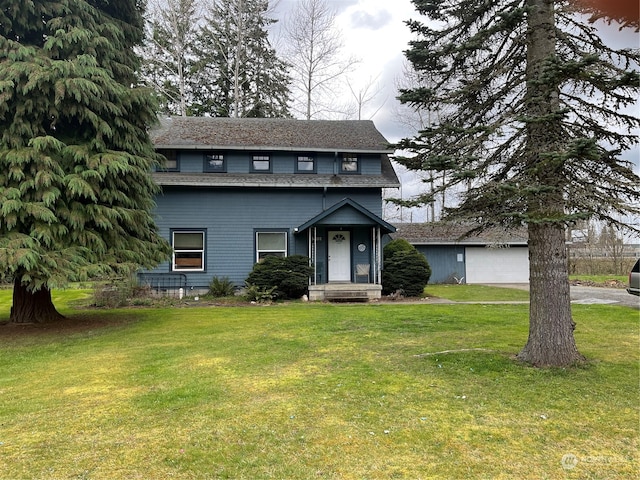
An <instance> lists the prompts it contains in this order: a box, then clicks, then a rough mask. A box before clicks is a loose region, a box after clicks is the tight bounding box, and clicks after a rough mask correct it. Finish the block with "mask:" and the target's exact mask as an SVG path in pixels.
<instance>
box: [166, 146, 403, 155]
mask: <svg viewBox="0 0 640 480" xmlns="http://www.w3.org/2000/svg"><path fill="white" fill-rule="evenodd" d="M154 147H155V148H156V149H157V150H218V151H220V150H226V151H229V150H234V151H242V152H247V151H251V152H255V151H260V152H275V151H282V152H317V153H336V152H341V153H362V154H379V155H390V154H392V153H393V150H389V149H386V150H383V149H356V148H317V147H282V146H277V147H276V146H269V145H256V146H244V145H195V144H194V145H175V144H155V145H154Z"/></svg>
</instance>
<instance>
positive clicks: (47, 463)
mask: <svg viewBox="0 0 640 480" xmlns="http://www.w3.org/2000/svg"><path fill="white" fill-rule="evenodd" d="M9 295H10V292H8V291H0V321H1V320H3V319H6V318H7V317H8V313H9V311H8V309H9V298H8V297H9ZM82 295H83V292H82V291H79V292H78V291H67V292H62V293H58V294H56V295H55V296H54V298H55V299H56V302H57V304H58V305H62V306H63V307H62V309H63V310H65V313H67V314H69V315H70V316H71V319H72V321H70V322H68V323H69V326H68V327H63V326H56V327H55V328H42V327H33V326H32V327H17V326H6V325H5V326H0V372H2V373H1V374H0V478H3V479H4V478H8V479H22V478H24V479H33V478H39V479H40V478H42V479H63V478H64V479H67V478H91V479H103V478H105V479H106V478H113V479H122V478H145V479H147V478H148V479H160V478H178V479H225V478H231V479H270V478H274V479H310V478H325V479H393V478H402V479H405V478H406V479H420V478H424V479H426V478H478V479H489V478H490V479H501V478H502V479H514V478H523V479H526V478H536V479H538V478H549V479H555V478H558V479H565V478H568V479H584V478H593V479H600V478H608V479H615V478H620V479H623V478H624V479H626V478H634V477H635V476H636V475H637V474H638V473H639V467H638V465H639V464H638V460H639V459H638V448H639V446H640V445H639V442H638V435H639V431H638V428H639V425H640V415H639V402H638V399H639V394H640V392H639V385H638V378H639V375H640V372H639V368H638V365H639V360H640V358H639V357H640V354H639V351H638V344H639V341H640V338H639V331H638V320H639V319H638V312H637V311H635V310H632V309H629V308H625V307H620V306H609V305H575V306H574V307H573V308H574V317H575V320H576V322H577V329H576V339H577V342H578V346H579V348H580V350H581V352H582V353H583V354H585V355H586V356H587V357H588V358H589V359H590V362H589V363H588V364H587V365H585V366H581V367H577V368H571V369H545V370H539V369H533V368H529V367H526V366H523V365H519V364H518V363H516V362H515V361H514V360H513V354H515V353H517V351H518V350H519V349H520V348H521V347H522V346H523V345H524V342H525V341H526V336H527V328H528V327H527V309H528V307H527V305H448V304H393V305H375V304H371V305H334V304H329V305H326V304H290V305H273V306H253V307H210V308H178V307H176V308H163V309H130V310H115V311H91V310H78V311H73V310H70V309H69V308H70V307H69V306H71V305H74V304H76V303H77V301H78V299H79V297H81V296H82ZM72 297H73V298H72ZM65 305H66V306H65ZM83 324H86V327H85V328H81V327H82V325H83ZM442 352H446V353H442ZM563 458H564V459H565V460H564V465H565V467H572V466H573V467H575V468H573V469H567V468H564V467H563ZM574 459H576V460H577V465H576V464H575V461H574Z"/></svg>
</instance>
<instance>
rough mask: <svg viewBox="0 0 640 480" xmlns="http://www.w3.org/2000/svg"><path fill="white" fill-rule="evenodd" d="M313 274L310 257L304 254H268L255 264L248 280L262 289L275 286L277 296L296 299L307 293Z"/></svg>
mask: <svg viewBox="0 0 640 480" xmlns="http://www.w3.org/2000/svg"><path fill="white" fill-rule="evenodd" d="M312 274H313V268H312V267H311V266H309V258H308V257H305V256H304V255H291V256H290V257H276V256H268V257H265V258H264V259H263V260H262V261H261V262H260V263H256V264H255V265H254V266H253V270H252V271H251V273H250V274H249V276H248V277H247V281H246V282H247V285H251V286H255V287H258V288H260V289H262V290H268V289H271V288H273V287H275V291H274V292H273V294H274V296H275V297H276V298H280V299H295V298H300V297H302V295H304V294H305V293H307V289H308V288H309V277H310V276H311V275H312Z"/></svg>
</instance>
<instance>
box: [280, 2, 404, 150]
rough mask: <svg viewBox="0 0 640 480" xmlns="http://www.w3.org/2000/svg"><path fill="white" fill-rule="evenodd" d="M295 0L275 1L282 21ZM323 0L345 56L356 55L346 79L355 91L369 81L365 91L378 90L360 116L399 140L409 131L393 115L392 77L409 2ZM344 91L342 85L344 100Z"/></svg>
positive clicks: (398, 63) (398, 66) (398, 61)
mask: <svg viewBox="0 0 640 480" xmlns="http://www.w3.org/2000/svg"><path fill="white" fill-rule="evenodd" d="M296 3H297V0H280V2H279V4H278V7H277V16H278V17H279V18H280V19H281V21H286V19H287V12H289V11H291V10H292V9H293V8H295V4H296ZM327 3H328V4H329V5H330V6H331V7H332V8H334V9H335V11H336V14H337V15H336V29H337V30H338V31H339V32H340V34H341V36H342V39H343V43H344V56H345V58H348V57H350V56H353V57H354V58H356V59H357V60H358V63H357V64H356V65H355V67H354V69H353V71H352V72H350V73H349V74H348V75H346V78H348V80H349V82H350V84H351V85H352V86H353V88H354V90H356V91H358V90H359V89H362V88H364V87H365V86H366V85H367V84H371V83H372V87H371V89H370V91H373V90H375V91H377V92H378V94H377V95H376V97H375V99H373V100H372V101H371V102H370V103H369V104H368V105H367V109H366V111H365V112H364V113H363V115H362V118H363V119H372V120H374V122H375V123H376V126H377V127H378V129H379V130H380V131H381V132H382V133H383V134H384V135H385V136H386V137H387V139H388V140H390V141H397V140H400V139H401V138H402V137H404V136H406V135H408V134H409V133H410V132H408V131H406V130H403V129H402V128H401V127H399V126H398V124H397V122H395V121H394V118H393V105H394V104H397V101H396V100H395V97H396V96H397V89H396V87H395V79H396V77H398V76H399V75H400V74H401V72H402V62H403V58H404V55H403V51H404V50H406V49H407V47H408V44H407V43H408V41H409V39H410V37H411V35H410V32H409V29H408V28H407V26H406V25H405V24H404V22H405V21H406V20H408V19H410V18H411V17H416V15H415V10H414V9H413V8H412V7H413V4H412V3H411V1H410V0H394V1H393V2H390V1H389V0H327ZM349 96H350V93H349V89H348V87H347V86H346V85H345V93H344V98H345V101H348V100H349ZM376 112H377V113H376ZM374 113H375V115H374V116H373V118H371V115H373V114H374Z"/></svg>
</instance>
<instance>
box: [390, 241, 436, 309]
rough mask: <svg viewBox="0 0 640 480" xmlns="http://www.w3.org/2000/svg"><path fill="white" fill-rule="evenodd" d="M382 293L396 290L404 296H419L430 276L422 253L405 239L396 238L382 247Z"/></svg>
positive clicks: (428, 266) (429, 270)
mask: <svg viewBox="0 0 640 480" xmlns="http://www.w3.org/2000/svg"><path fill="white" fill-rule="evenodd" d="M383 254H384V266H383V270H382V293H383V294H385V295H390V294H392V293H396V292H398V291H400V292H402V294H403V295H404V296H406V297H419V296H421V295H422V294H423V292H424V288H425V287H426V286H427V283H429V278H431V267H430V265H429V262H427V259H426V258H425V256H424V255H422V254H421V253H420V252H419V251H418V250H416V248H415V247H414V246H413V245H411V244H410V243H409V242H407V241H406V240H402V239H398V240H393V241H392V242H390V243H388V244H387V246H386V247H385V248H384V251H383Z"/></svg>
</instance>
